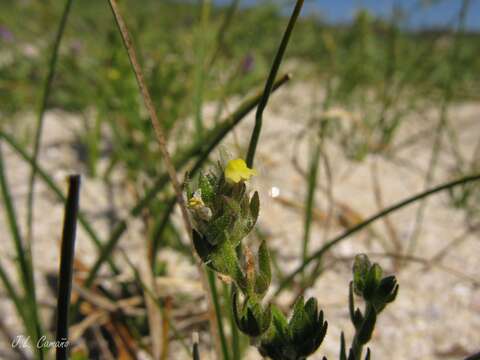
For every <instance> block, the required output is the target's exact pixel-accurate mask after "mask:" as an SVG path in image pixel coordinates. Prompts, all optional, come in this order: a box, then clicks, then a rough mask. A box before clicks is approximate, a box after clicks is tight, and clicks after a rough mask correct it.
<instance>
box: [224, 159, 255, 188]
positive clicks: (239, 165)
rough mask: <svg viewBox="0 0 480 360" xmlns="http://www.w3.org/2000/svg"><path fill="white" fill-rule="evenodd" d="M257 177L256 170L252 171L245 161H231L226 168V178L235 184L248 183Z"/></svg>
mask: <svg viewBox="0 0 480 360" xmlns="http://www.w3.org/2000/svg"><path fill="white" fill-rule="evenodd" d="M255 175H257V172H256V171H255V170H254V169H250V168H249V167H248V166H247V164H246V163H245V161H244V160H243V159H235V160H230V161H229V162H228V163H227V166H226V167H225V178H226V179H227V180H230V181H232V182H234V183H238V182H240V181H246V180H248V179H250V178H251V177H252V176H255Z"/></svg>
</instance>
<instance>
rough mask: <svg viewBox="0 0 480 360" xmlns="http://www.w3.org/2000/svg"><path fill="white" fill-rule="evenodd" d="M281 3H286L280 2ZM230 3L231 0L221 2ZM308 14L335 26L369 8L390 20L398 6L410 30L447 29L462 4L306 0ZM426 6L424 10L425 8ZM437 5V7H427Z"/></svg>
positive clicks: (479, 24)
mask: <svg viewBox="0 0 480 360" xmlns="http://www.w3.org/2000/svg"><path fill="white" fill-rule="evenodd" d="M259 1H262V0H241V3H242V4H244V5H252V4H255V3H256V2H259ZM277 1H278V2H279V3H285V1H280V0H277ZM217 2H218V3H229V2H230V1H229V0H217ZM305 3H306V6H305V10H306V11H319V12H320V13H321V14H322V15H323V16H324V17H325V18H326V19H328V20H330V21H333V22H348V21H349V20H350V19H351V18H352V15H353V14H355V12H356V11H357V10H358V9H359V8H366V9H369V10H370V11H372V12H373V13H375V14H377V15H379V16H386V17H388V16H389V14H391V11H392V7H393V4H394V3H397V4H401V6H402V7H403V8H404V9H406V10H408V11H410V12H411V16H410V17H409V19H410V20H409V23H408V24H407V25H408V26H409V27H410V28H421V27H432V26H443V25H447V24H449V23H451V22H452V20H454V19H456V18H457V17H456V16H457V14H458V11H459V9H460V7H461V4H462V0H437V1H431V0H430V1H428V0H306V2H305ZM422 3H423V6H422V5H421V4H422ZM427 3H435V4H433V5H425V4H427ZM467 27H468V28H469V29H475V30H480V0H470V9H469V13H468V17H467Z"/></svg>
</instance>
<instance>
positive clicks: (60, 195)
mask: <svg viewBox="0 0 480 360" xmlns="http://www.w3.org/2000/svg"><path fill="white" fill-rule="evenodd" d="M0 138H2V139H3V140H5V142H6V143H7V144H8V145H9V146H10V147H11V149H13V150H14V151H15V152H16V153H17V154H18V155H20V157H21V158H23V160H25V161H26V162H27V163H28V164H29V165H30V166H31V167H35V168H36V172H37V174H38V176H40V178H41V179H42V180H43V181H44V183H45V185H47V187H48V188H49V189H50V190H51V191H52V192H53V193H54V194H55V195H56V196H57V198H58V200H59V201H61V202H65V201H67V198H66V196H65V195H64V194H63V192H62V190H61V189H60V187H59V186H58V185H57V184H56V183H55V181H54V180H53V179H52V177H51V176H50V175H48V173H47V172H46V171H45V170H43V168H42V167H40V165H39V164H37V163H35V162H34V161H33V158H32V157H31V156H30V155H28V153H27V152H26V151H25V149H24V148H23V147H22V146H21V145H20V144H18V143H17V141H15V139H14V138H13V137H11V136H10V135H8V134H7V133H5V132H3V131H2V130H0ZM78 219H79V222H80V225H82V227H83V229H84V230H85V232H86V233H87V234H88V235H89V237H90V238H91V239H92V241H93V242H94V244H95V246H96V247H97V248H98V249H99V250H101V249H102V248H103V245H102V241H101V240H100V237H99V236H98V235H97V233H96V232H95V230H94V229H93V227H92V225H90V223H89V221H88V220H87V218H86V217H85V215H83V214H82V213H81V212H80V213H79V214H78ZM108 260H109V264H110V267H111V269H112V271H113V272H114V273H115V274H118V273H119V271H118V269H117V267H116V266H115V264H114V263H113V261H112V260H111V259H108Z"/></svg>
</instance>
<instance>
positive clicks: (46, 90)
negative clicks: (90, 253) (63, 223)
mask: <svg viewBox="0 0 480 360" xmlns="http://www.w3.org/2000/svg"><path fill="white" fill-rule="evenodd" d="M72 3H73V0H66V4H65V8H64V10H63V13H62V18H61V20H60V24H59V26H58V30H57V34H56V36H55V40H54V42H53V49H52V54H51V57H50V63H49V67H48V74H47V78H46V80H45V83H44V87H43V93H42V100H41V103H40V108H39V111H38V118H37V128H36V130H35V137H34V143H33V163H34V164H36V163H37V161H38V153H39V151H40V142H41V138H42V130H43V122H44V118H45V112H46V110H47V106H48V99H49V97H50V91H51V89H52V83H53V78H54V75H55V71H56V68H57V60H58V53H59V49H60V43H61V41H62V38H63V34H64V32H65V26H66V24H67V19H68V15H69V14H70V9H71V7H72ZM36 175H37V168H36V167H35V166H33V167H32V168H31V172H30V182H29V187H28V197H27V242H28V246H31V241H32V237H33V233H32V230H33V205H34V192H35V177H36Z"/></svg>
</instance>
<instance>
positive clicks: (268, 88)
mask: <svg viewBox="0 0 480 360" xmlns="http://www.w3.org/2000/svg"><path fill="white" fill-rule="evenodd" d="M303 1H304V0H297V3H296V5H295V8H294V9H293V13H292V15H291V16H290V20H289V22H288V25H287V28H286V30H285V33H284V34H283V38H282V41H281V42H280V46H279V48H278V50H277V53H276V54H275V58H274V59H273V64H272V67H271V69H270V73H269V75H268V78H267V82H266V83H265V90H264V91H263V96H262V99H261V100H260V103H259V104H258V108H257V113H256V115H255V127H254V128H253V132H252V137H251V138H250V145H249V146H248V152H247V165H248V167H250V168H251V167H253V161H254V158H255V152H256V150H257V144H258V139H259V138H260V132H261V131H262V123H263V111H264V110H265V107H266V106H267V103H268V99H269V98H270V93H271V92H272V89H273V84H274V82H275V78H276V76H277V73H278V69H279V68H280V64H281V62H282V59H283V55H284V54H285V50H286V49H287V45H288V41H289V40H290V35H291V34H292V31H293V28H294V27H295V23H296V21H297V18H298V16H299V15H300V11H301V10H302V6H303Z"/></svg>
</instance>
